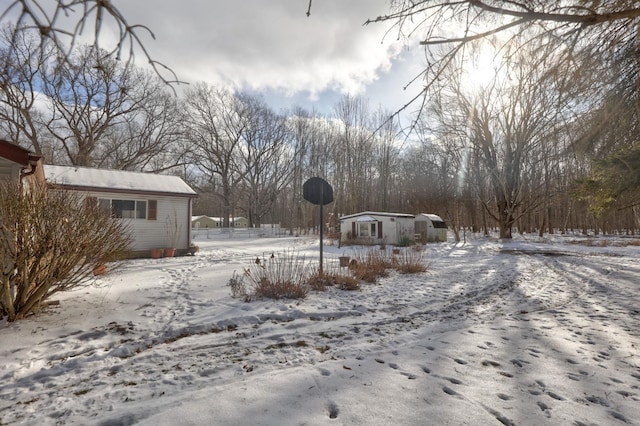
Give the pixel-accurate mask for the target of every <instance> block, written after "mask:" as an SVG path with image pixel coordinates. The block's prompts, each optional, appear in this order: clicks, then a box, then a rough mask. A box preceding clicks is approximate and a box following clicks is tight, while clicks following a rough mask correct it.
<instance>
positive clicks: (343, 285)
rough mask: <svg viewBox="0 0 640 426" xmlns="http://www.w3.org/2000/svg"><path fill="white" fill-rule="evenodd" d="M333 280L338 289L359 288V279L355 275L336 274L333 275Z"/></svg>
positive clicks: (352, 289)
mask: <svg viewBox="0 0 640 426" xmlns="http://www.w3.org/2000/svg"><path fill="white" fill-rule="evenodd" d="M334 281H335V284H336V285H337V286H338V288H339V289H340V290H346V291H354V290H360V280H358V279H357V278H355V277H351V276H347V275H337V276H335V278H334Z"/></svg>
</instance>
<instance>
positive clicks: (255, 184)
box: [238, 94, 295, 226]
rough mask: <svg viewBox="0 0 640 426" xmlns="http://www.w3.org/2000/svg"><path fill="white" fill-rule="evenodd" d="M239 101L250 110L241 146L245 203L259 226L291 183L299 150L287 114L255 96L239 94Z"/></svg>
mask: <svg viewBox="0 0 640 426" xmlns="http://www.w3.org/2000/svg"><path fill="white" fill-rule="evenodd" d="M238 101H239V102H240V103H241V104H242V105H244V108H243V110H244V111H245V112H246V114H245V115H244V117H243V118H244V120H246V124H245V125H244V126H243V131H242V144H241V145H240V147H239V148H240V149H239V150H238V157H239V168H240V170H241V173H242V176H243V179H242V182H243V185H242V186H243V189H244V191H243V192H244V194H243V195H244V200H243V204H244V206H245V208H244V209H245V211H246V212H247V213H248V216H249V217H248V219H249V224H250V225H254V226H259V225H260V224H261V223H262V221H263V218H264V217H265V215H266V214H267V213H268V212H270V211H271V210H272V208H273V207H274V205H275V203H276V199H277V196H278V195H279V194H280V192H282V190H283V189H284V188H285V187H286V186H287V185H288V184H289V183H290V178H291V175H292V173H293V170H294V167H292V165H291V160H293V158H295V153H294V152H293V150H292V148H293V146H292V145H291V139H292V138H291V133H290V131H289V129H288V127H287V126H286V118H285V117H284V116H282V115H279V114H276V113H275V112H274V111H273V110H272V109H271V108H269V107H268V106H267V105H266V104H265V103H264V101H262V100H261V99H259V98H256V97H253V96H249V95H246V94H245V95H239V96H238Z"/></svg>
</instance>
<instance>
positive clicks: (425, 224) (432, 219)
mask: <svg viewBox="0 0 640 426" xmlns="http://www.w3.org/2000/svg"><path fill="white" fill-rule="evenodd" d="M415 227H416V235H419V236H420V237H419V238H420V241H421V242H423V243H427V242H434V241H441V242H444V241H447V224H446V223H445V222H444V220H442V218H441V217H440V216H438V215H435V214H429V213H422V214H419V215H416V225H415Z"/></svg>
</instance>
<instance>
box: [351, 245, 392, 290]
mask: <svg viewBox="0 0 640 426" xmlns="http://www.w3.org/2000/svg"><path fill="white" fill-rule="evenodd" d="M392 266H393V258H392V256H391V255H390V254H389V252H388V251H387V250H380V249H376V248H375V247H370V248H367V249H365V250H361V251H356V252H355V253H354V256H353V260H352V261H351V263H350V264H349V269H350V270H351V273H352V274H353V276H354V277H355V278H357V279H359V280H362V281H365V282H368V283H374V282H376V281H377V280H378V278H380V277H386V276H387V275H389V273H388V271H387V270H388V269H389V268H391V267H392Z"/></svg>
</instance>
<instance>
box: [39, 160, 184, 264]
mask: <svg viewBox="0 0 640 426" xmlns="http://www.w3.org/2000/svg"><path fill="white" fill-rule="evenodd" d="M44 175H45V179H46V181H47V184H48V185H49V186H50V187H52V188H62V189H66V190H72V191H79V192H81V193H82V194H83V195H84V196H85V197H87V198H89V197H92V198H94V199H95V200H96V202H97V203H98V205H99V206H102V207H104V208H106V209H109V210H110V211H111V213H112V215H113V217H115V218H119V219H122V220H126V221H128V224H129V228H130V230H131V233H132V245H131V251H132V255H134V256H149V254H150V250H151V249H157V248H169V249H171V248H175V249H176V251H177V252H178V253H180V254H184V253H186V252H187V250H188V249H189V246H190V244H191V204H192V200H193V198H195V197H197V194H196V192H195V191H194V190H193V189H191V188H190V187H189V185H187V184H186V183H185V182H184V181H183V180H182V179H180V178H179V177H177V176H167V175H157V174H151V173H138V172H129V171H122V170H104V169H94V168H88V167H67V166H51V165H45V166H44Z"/></svg>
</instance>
